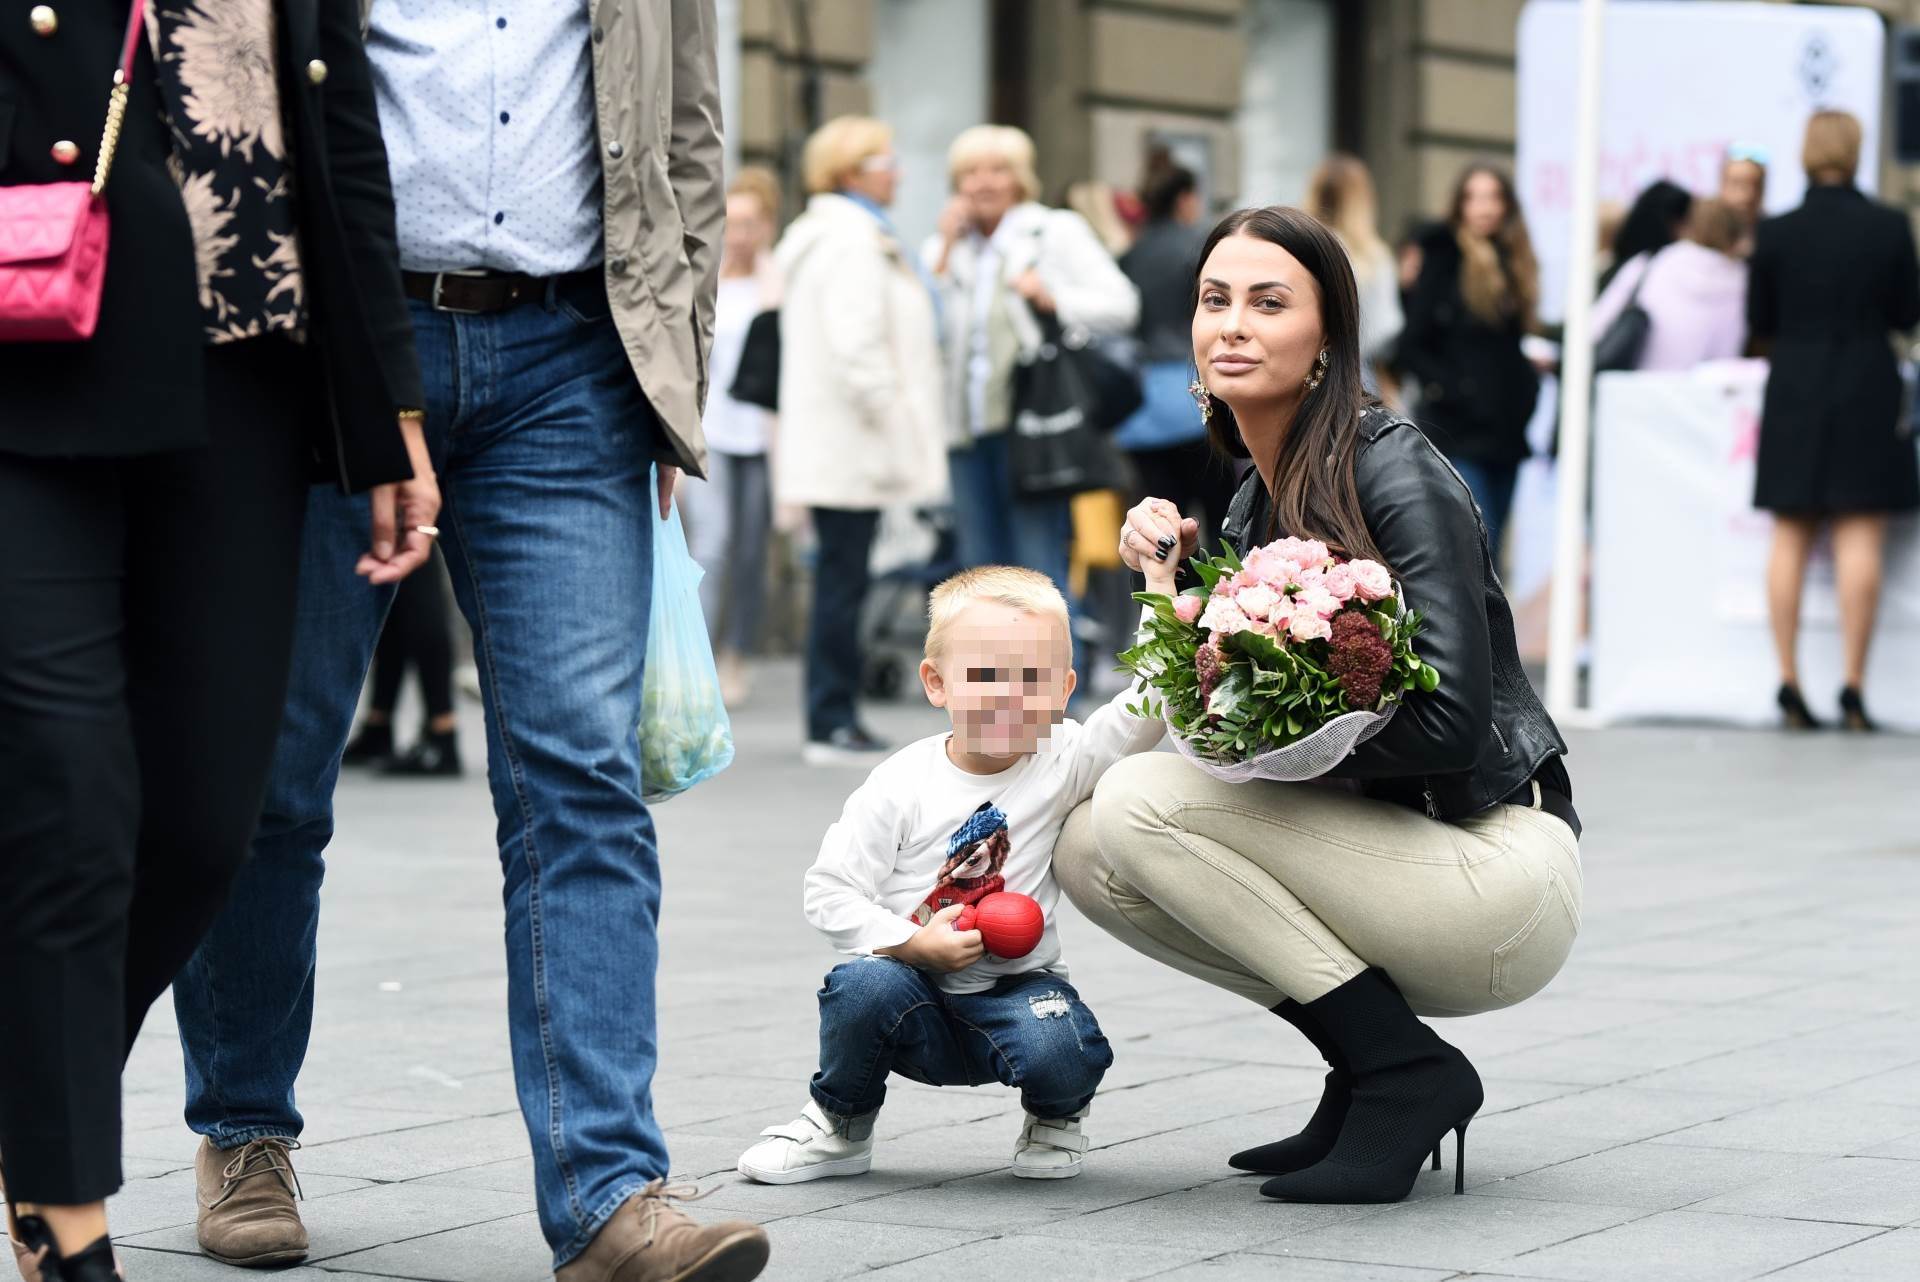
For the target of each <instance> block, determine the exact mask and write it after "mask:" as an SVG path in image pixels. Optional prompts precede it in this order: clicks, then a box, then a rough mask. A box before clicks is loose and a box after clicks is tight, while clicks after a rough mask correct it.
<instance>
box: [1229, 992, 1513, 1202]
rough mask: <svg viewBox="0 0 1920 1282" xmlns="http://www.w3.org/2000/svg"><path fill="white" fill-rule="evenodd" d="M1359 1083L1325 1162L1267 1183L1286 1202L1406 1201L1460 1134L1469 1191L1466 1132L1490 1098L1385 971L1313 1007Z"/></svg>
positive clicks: (1458, 1163) (1459, 1178)
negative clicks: (1451, 1136) (1426, 1168)
mask: <svg viewBox="0 0 1920 1282" xmlns="http://www.w3.org/2000/svg"><path fill="white" fill-rule="evenodd" d="M1306 1013H1307V1015H1308V1016H1309V1017H1311V1018H1312V1019H1314V1020H1315V1021H1316V1022H1317V1023H1318V1024H1319V1025H1320V1027H1321V1028H1322V1029H1324V1030H1325V1031H1326V1033H1327V1036H1328V1037H1329V1038H1330V1039H1331V1040H1332V1041H1333V1042H1334V1043H1335V1044H1336V1045H1337V1046H1338V1047H1339V1049H1340V1051H1341V1053H1342V1054H1343V1055H1344V1056H1345V1058H1346V1062H1347V1065H1348V1067H1349V1069H1350V1070H1351V1072H1352V1074H1353V1101H1352V1104H1351V1105H1350V1106H1349V1108H1348V1110H1347V1117H1346V1120H1345V1122H1344V1123H1343V1124H1342V1125H1341V1127H1340V1138H1339V1139H1338V1140H1336V1141H1334V1145H1333V1149H1332V1151H1331V1152H1329V1153H1328V1154H1327V1156H1326V1158H1325V1159H1323V1160H1322V1161H1320V1162H1318V1163H1316V1164H1315V1165H1313V1166H1310V1167H1308V1168H1307V1169H1306V1170H1304V1171H1297V1172H1294V1173H1293V1174H1291V1175H1282V1176H1278V1177H1276V1178H1274V1179H1271V1180H1268V1181H1267V1182H1266V1184H1265V1185H1263V1186H1262V1187H1261V1189H1260V1192H1261V1193H1262V1194H1264V1195H1265V1196H1267V1197H1271V1198H1275V1199H1278V1200H1280V1201H1283V1202H1332V1203H1361V1202H1398V1201H1399V1200H1400V1199H1402V1198H1404V1197H1405V1196H1406V1195H1407V1194H1408V1193H1410V1192H1412V1191H1413V1184H1414V1181H1415V1180H1416V1179H1418V1178H1419V1175H1420V1169H1421V1167H1422V1165H1424V1163H1425V1160H1426V1159H1427V1157H1428V1156H1429V1155H1430V1154H1431V1155H1432V1156H1433V1157H1434V1159H1435V1160H1436V1163H1437V1161H1438V1158H1439V1148H1440V1141H1441V1140H1442V1139H1444V1138H1445V1137H1446V1134H1447V1132H1448V1131H1453V1132H1454V1133H1455V1142H1454V1167H1455V1170H1454V1177H1453V1184H1454V1192H1456V1193H1464V1192H1466V1187H1467V1170H1466V1156H1467V1125H1468V1123H1470V1122H1472V1121H1473V1118H1474V1115H1475V1114H1476V1113H1478V1112H1479V1111H1480V1105H1481V1104H1482V1103H1484V1102H1485V1099H1486V1094H1485V1091H1484V1090H1483V1088H1482V1087H1481V1085H1480V1075H1479V1074H1478V1073H1476V1072H1474V1069H1473V1065H1472V1064H1470V1063H1468V1062H1467V1057H1466V1056H1465V1055H1463V1054H1461V1053H1460V1051H1459V1049H1458V1048H1456V1047H1454V1046H1450V1045H1448V1044H1447V1043H1446V1042H1444V1041H1442V1040H1440V1038H1439V1036H1438V1035H1437V1034H1435V1033H1434V1031H1433V1030H1432V1029H1430V1028H1428V1027H1427V1026H1426V1025H1425V1024H1423V1023H1421V1022H1420V1020H1419V1019H1418V1018H1416V1017H1415V1015H1414V1013H1413V1011H1412V1010H1411V1009H1410V1008H1409V1007H1408V1006H1407V1003H1406V999H1405V998H1404V997H1402V996H1401V995H1400V990H1399V989H1398V988H1396V987H1394V985H1393V981H1392V980H1391V979H1389V978H1388V977H1387V975H1386V972H1384V971H1381V970H1378V969H1368V970H1365V971H1362V972H1361V973H1360V974H1358V975H1356V976H1354V977H1353V978H1352V979H1350V980H1348V981H1347V982H1346V983H1344V984H1342V985H1340V987H1338V988H1336V989H1334V990H1333V991H1332V992H1330V993H1328V994H1326V995H1325V996H1324V997H1319V998H1316V999H1314V1000H1313V1001H1311V1002H1308V1003H1307V1004H1306Z"/></svg>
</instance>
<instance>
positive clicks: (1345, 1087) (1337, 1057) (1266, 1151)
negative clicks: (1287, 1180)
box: [1227, 998, 1353, 1175]
mask: <svg viewBox="0 0 1920 1282" xmlns="http://www.w3.org/2000/svg"><path fill="white" fill-rule="evenodd" d="M1273 1013H1274V1014H1276V1015H1278V1016H1279V1017H1280V1018H1281V1019H1284V1020H1286V1021H1287V1022H1288V1023H1289V1024H1292V1025H1293V1026H1294V1027H1295V1028H1297V1029H1299V1030H1300V1035H1301V1036H1302V1037H1304V1038H1306V1039H1307V1040H1308V1041H1310V1042H1312V1043H1313V1048H1314V1049H1315V1050H1317V1051H1319V1052H1320V1057H1321V1058H1322V1059H1324V1060H1326V1061H1327V1066H1328V1068H1330V1069H1331V1070H1332V1071H1331V1072H1329V1073H1328V1074H1327V1084H1326V1089H1325V1090H1324V1091H1322V1092H1321V1095H1320V1103H1319V1104H1318V1105H1316V1106H1315V1108H1314V1110H1313V1116H1312V1117H1310V1118H1308V1119H1307V1125H1306V1129H1305V1130H1303V1131H1301V1132H1300V1133H1299V1134H1298V1135H1291V1136H1288V1137H1287V1138H1286V1139H1284V1140H1275V1141H1274V1142H1273V1143H1271V1144H1262V1145H1260V1146H1259V1147H1258V1148H1249V1149H1242V1150H1241V1151H1240V1152H1238V1153H1235V1154H1234V1155H1233V1156H1232V1157H1230V1158H1228V1159H1227V1165H1228V1166H1231V1167H1233V1168H1234V1169H1235V1170H1237V1171H1252V1172H1254V1173H1255V1174H1257V1175H1286V1174H1289V1173H1290V1172H1293V1171H1304V1170H1306V1169H1307V1168H1308V1167H1309V1166H1312V1165H1313V1164H1314V1163H1315V1162H1318V1161H1319V1160H1320V1159H1321V1158H1323V1157H1325V1156H1326V1155H1327V1154H1328V1153H1331V1152H1332V1151H1333V1142H1334V1141H1335V1140H1336V1139H1338V1138H1340V1123H1341V1122H1343V1121H1345V1120H1346V1116H1347V1105H1348V1103H1349V1102H1350V1101H1351V1100H1352V1098H1353V1078H1351V1077H1350V1076H1348V1075H1347V1061H1346V1058H1345V1057H1344V1056H1343V1055H1341V1054H1340V1048H1339V1047H1338V1046H1335V1045H1334V1044H1333V1042H1332V1041H1330V1040H1328V1038H1327V1035H1326V1033H1324V1032H1323V1031H1321V1028H1320V1026H1319V1025H1318V1024H1316V1023H1314V1022H1313V1021H1312V1020H1311V1019H1308V1018H1307V1016H1306V1007H1304V1006H1302V1005H1301V1004H1300V1003H1299V1002H1296V1001H1294V1000H1293V999H1291V998H1289V999H1287V1000H1286V1001H1284V1002H1281V1003H1280V1004H1279V1005H1278V1006H1275V1007H1274V1008H1273Z"/></svg>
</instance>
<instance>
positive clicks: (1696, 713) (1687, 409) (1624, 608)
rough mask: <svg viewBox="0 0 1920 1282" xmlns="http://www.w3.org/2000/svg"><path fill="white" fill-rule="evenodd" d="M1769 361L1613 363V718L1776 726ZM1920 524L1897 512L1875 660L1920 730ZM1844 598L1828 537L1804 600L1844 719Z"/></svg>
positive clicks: (1609, 513)
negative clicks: (1764, 450) (1676, 370)
mask: <svg viewBox="0 0 1920 1282" xmlns="http://www.w3.org/2000/svg"><path fill="white" fill-rule="evenodd" d="M1766 381H1767V366H1766V362H1764V361H1731V362H1724V363H1720V364H1715V365H1703V366H1701V367H1700V368H1699V369H1697V370H1695V371H1693V372H1692V373H1687V374H1605V375H1602V376H1601V378H1600V380H1599V395H1598V398H1597V400H1596V403H1595V412H1594V421H1593V447H1594V459H1593V466H1594V471H1593V547H1594V555H1593V579H1592V585H1593V587H1592V591H1593V596H1592V601H1591V611H1592V615H1591V625H1590V627H1591V647H1592V648H1591V669H1590V677H1591V685H1590V687H1589V688H1590V692H1591V704H1592V708H1593V711H1594V712H1595V713H1597V714H1598V715H1599V716H1601V717H1603V718H1608V719H1613V718H1662V719H1666V718H1682V719H1705V720H1713V721H1729V722H1735V723H1740V724H1754V725H1760V724H1775V723H1777V722H1778V719H1779V718H1778V713H1777V712H1776V711H1775V709H1774V705H1773V692H1774V688H1775V686H1776V685H1777V684H1778V680H1779V678H1778V666H1777V664H1776V662H1775V659H1774V651H1773V637H1772V632H1771V630H1770V628H1769V626H1768V622H1767V597H1766V568H1767V550H1768V546H1769V544H1770V541H1771V539H1772V534H1773V526H1772V521H1771V518H1769V517H1768V515H1767V514H1766V513H1765V512H1758V511H1755V510H1754V507H1753V474H1754V455H1755V450H1756V447H1757V445H1758V442H1759V439H1760V400H1761V396H1762V394H1763V392H1764V391H1765V389H1766ZM1916 654H1920V524H1916V521H1915V519H1914V518H1913V517H1910V516H1909V517H1904V518H1900V519H1898V520H1896V521H1895V522H1894V523H1893V526H1892V531H1891V534H1890V536H1889V539H1888V543H1887V560H1886V571H1885V585H1884V588H1883V592H1882V596H1881V601H1880V617H1879V623H1878V626H1877V627H1876V629H1875V631H1874V638H1873V650H1872V656H1871V658H1870V659H1869V661H1868V666H1867V685H1866V691H1867V706H1868V708H1869V709H1870V710H1871V711H1872V713H1873V715H1874V717H1875V719H1876V720H1879V721H1882V722H1885V723H1886V724H1888V725H1890V726H1897V727H1899V728H1902V729H1907V730H1920V666H1917V665H1915V663H1914V661H1913V659H1914V656H1915V655H1916ZM1840 682H1841V668H1840V634H1839V608H1838V604H1837V602H1836V601H1835V598H1834V590H1833V559H1832V556H1831V553H1830V550H1829V548H1828V547H1827V544H1826V540H1825V538H1824V536H1823V537H1822V540H1821V542H1820V545H1819V546H1818V547H1817V548H1816V550H1815V552H1814V559H1813V563H1812V565H1811V567H1810V569H1809V572H1808V576H1807V589H1806V596H1805V598H1804V601H1803V608H1802V611H1801V633H1800V686H1801V689H1802V690H1803V691H1805V692H1806V696H1807V701H1808V702H1809V703H1810V704H1812V705H1813V709H1814V715H1816V716H1820V717H1822V718H1824V719H1828V720H1832V719H1834V718H1835V717H1837V715H1838V713H1837V712H1836V710H1835V703H1834V696H1835V693H1836V692H1837V691H1838V690H1839V689H1840Z"/></svg>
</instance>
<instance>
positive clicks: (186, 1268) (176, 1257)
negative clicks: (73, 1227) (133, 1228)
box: [114, 1244, 388, 1282]
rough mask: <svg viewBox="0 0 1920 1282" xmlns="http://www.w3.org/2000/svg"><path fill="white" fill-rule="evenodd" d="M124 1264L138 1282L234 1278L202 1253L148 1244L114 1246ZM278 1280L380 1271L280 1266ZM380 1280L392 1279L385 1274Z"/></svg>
mask: <svg viewBox="0 0 1920 1282" xmlns="http://www.w3.org/2000/svg"><path fill="white" fill-rule="evenodd" d="M114 1252H115V1254H116V1255H117V1256H118V1257H119V1260H120V1264H121V1266H122V1267H123V1268H125V1269H126V1270H127V1276H128V1277H129V1278H133V1279H137V1280H138V1282H217V1280H218V1279H223V1278H224V1279H227V1282H232V1278H233V1269H232V1267H231V1266H229V1265H225V1264H220V1263H217V1262H215V1261H213V1260H209V1259H207V1258H206V1257H205V1256H203V1255H200V1254H198V1253H194V1254H183V1253H181V1252H178V1251H154V1250H148V1249H146V1248H144V1247H133V1246H127V1245H124V1244H121V1245H117V1246H115V1248H114ZM272 1276H273V1277H274V1279H275V1280H276V1282H281V1280H283V1279H284V1282H367V1279H370V1278H373V1277H375V1276H376V1275H375V1274H371V1273H347V1272H343V1271H340V1270H336V1269H331V1268H328V1269H319V1268H293V1269H278V1270H275V1271H274V1273H273V1275H272ZM380 1282H388V1280H387V1279H385V1278H381V1279H380Z"/></svg>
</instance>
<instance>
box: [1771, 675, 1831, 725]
mask: <svg viewBox="0 0 1920 1282" xmlns="http://www.w3.org/2000/svg"><path fill="white" fill-rule="evenodd" d="M1773 701H1774V702H1775V703H1777V704H1779V705H1780V719H1781V720H1782V721H1784V722H1785V723H1786V726H1787V729H1789V730H1818V729H1819V728H1820V722H1819V720H1818V719H1817V718H1815V717H1814V715H1813V709H1812V708H1809V707H1808V706H1807V701H1806V700H1805V699H1802V698H1801V697H1800V687H1799V686H1796V685H1782V686H1781V687H1780V692H1779V693H1778V694H1776V695H1774V696H1773Z"/></svg>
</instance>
